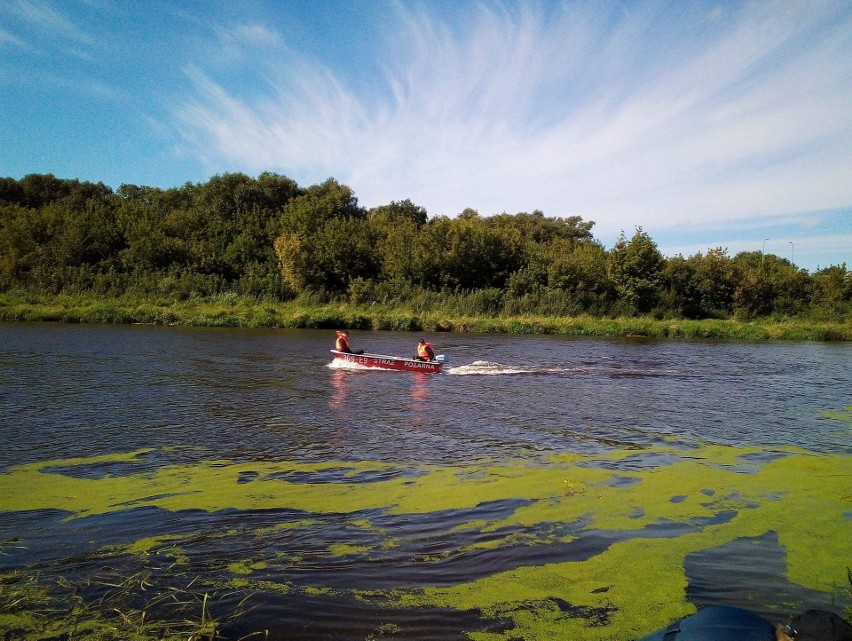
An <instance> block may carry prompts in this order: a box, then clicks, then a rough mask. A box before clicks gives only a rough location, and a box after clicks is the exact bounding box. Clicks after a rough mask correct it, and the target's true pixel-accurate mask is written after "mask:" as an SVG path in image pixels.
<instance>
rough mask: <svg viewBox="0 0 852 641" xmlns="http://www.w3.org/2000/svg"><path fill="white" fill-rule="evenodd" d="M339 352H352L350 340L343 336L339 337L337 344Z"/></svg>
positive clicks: (335, 347) (339, 335)
mask: <svg viewBox="0 0 852 641" xmlns="http://www.w3.org/2000/svg"><path fill="white" fill-rule="evenodd" d="M334 349H336V350H337V351H338V352H349V351H352V348H351V347H350V345H349V339H348V338H346V336H345V335H343V334H338V335H337V343H336V344H335V346H334Z"/></svg>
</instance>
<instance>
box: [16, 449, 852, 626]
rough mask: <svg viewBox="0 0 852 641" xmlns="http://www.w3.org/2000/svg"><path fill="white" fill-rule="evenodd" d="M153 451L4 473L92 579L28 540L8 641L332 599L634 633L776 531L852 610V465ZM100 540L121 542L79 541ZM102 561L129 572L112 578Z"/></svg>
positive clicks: (795, 452)
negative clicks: (721, 557) (387, 459)
mask: <svg viewBox="0 0 852 641" xmlns="http://www.w3.org/2000/svg"><path fill="white" fill-rule="evenodd" d="M150 457H151V451H150V450H140V451H138V452H131V453H124V454H120V455H116V456H115V457H112V458H111V457H97V458H94V457H93V458H78V459H67V460H58V461H45V462H39V463H31V464H26V465H20V466H16V467H12V468H10V469H8V470H7V471H6V472H5V473H3V474H0V514H2V513H4V512H5V513H7V514H11V513H19V514H20V515H21V519H20V520H21V521H22V522H23V518H24V517H26V519H28V520H27V522H28V523H33V522H37V523H38V524H39V526H38V527H39V529H40V530H46V531H50V532H52V533H54V535H56V536H62V535H63V534H65V535H67V539H68V541H69V543H68V546H67V549H65V550H63V551H61V552H59V554H62V555H65V557H67V558H68V559H73V560H74V566H73V568H76V569H74V572H72V573H71V574H75V575H77V576H76V578H74V577H68V576H65V578H62V579H60V578H58V575H59V574H63V570H60V569H56V570H54V569H53V568H51V571H50V573H49V575H48V573H46V572H41V571H38V570H36V568H43V567H46V566H45V563H44V562H45V561H50V562H53V561H57V560H60V561H61V560H62V559H56V558H55V557H56V554H57V551H56V550H54V549H53V548H50V546H49V545H48V544H46V543H43V542H41V541H40V538H39V537H40V532H39V531H38V530H28V529H27V527H26V526H22V527H21V530H20V531H18V532H15V533H14V538H13V539H9V541H8V542H7V543H6V544H5V545H4V549H3V553H4V555H5V556H4V557H3V558H5V559H7V560H9V561H10V562H12V563H14V564H15V568H16V569H15V570H14V571H13V572H11V573H7V574H6V575H4V579H3V583H2V585H0V587H2V590H3V592H2V599H0V602H2V607H3V610H2V615H3V618H0V631H4V632H7V633H8V632H9V631H15V630H20V631H23V632H24V633H22V635H21V637H22V638H31V639H40V638H41V637H38V636H33V634H34V633H32V632H31V631H33V630H35V628H34V626H35V625H36V621H37V620H38V621H40V622H42V623H43V622H44V621H47V620H49V621H53V622H54V623H52V625H54V624H55V625H56V626H64V627H61V628H56V631H55V632H54V633H53V634H54V636H57V635H60V634H63V633H68V634H70V633H71V632H73V633H74V634H75V635H77V636H74V638H75V639H76V638H86V637H85V636H83V635H82V634H81V633H80V630H82V629H83V627H82V626H83V625H90V626H95V625H97V626H101V628H98V629H99V630H100V629H103V630H107V629H108V628H109V626H112V628H109V629H116V630H121V634H122V635H124V636H120V635H119V636H120V638H126V639H137V638H138V639H148V638H167V637H168V635H169V634H172V633H173V632H174V633H175V634H180V635H183V637H182V638H184V639H187V638H191V639H195V640H196V641H200V640H201V639H204V638H206V637H204V636H203V635H204V634H211V635H212V634H213V632H215V631H216V630H217V629H218V630H219V631H220V632H221V631H222V629H223V628H222V623H223V618H222V617H221V616H220V617H219V618H218V619H216V620H215V621H214V617H213V615H212V614H211V611H214V610H215V608H214V607H213V606H211V603H213V604H215V603H222V602H223V599H224V601H225V602H227V604H228V607H229V608H230V610H231V613H230V614H229V615H228V616H229V617H231V616H232V615H236V614H237V613H239V612H241V611H244V610H245V609H246V605H245V604H246V602H244V601H243V600H242V596H244V595H247V594H275V595H278V596H276V597H268V598H278V599H283V598H286V599H288V600H290V601H292V602H293V603H297V604H299V605H298V606H295V605H294V606H292V607H294V608H295V607H299V608H302V610H303V612H304V611H305V610H304V609H305V608H320V607H330V606H322V605H317V604H318V603H322V602H323V600H331V599H335V600H340V599H349V600H351V601H352V602H357V603H359V604H360V605H359V606H358V607H360V608H362V609H365V610H369V609H380V610H381V611H382V612H392V611H404V610H407V609H413V611H418V612H420V611H426V610H430V609H431V610H432V611H435V612H457V613H458V618H457V620H458V621H465V622H466V623H465V625H468V626H473V627H469V628H466V629H465V630H464V632H466V633H467V635H468V636H469V637H470V638H471V639H478V640H481V641H491V640H497V639H500V640H503V639H510V638H518V637H521V638H524V639H554V638H584V639H615V638H619V639H624V638H630V637H637V636H642V635H643V634H647V633H648V632H650V631H652V630H654V629H657V628H659V627H661V626H663V625H666V624H667V623H668V622H670V621H672V620H674V619H675V618H677V617H680V616H683V615H685V614H688V613H690V612H691V611H692V610H693V609H694V608H693V606H692V605H691V604H690V602H689V601H688V600H687V597H686V591H687V585H688V578H687V575H686V573H685V570H684V564H685V560H686V559H687V558H689V557H690V555H694V554H696V553H699V552H701V551H703V550H708V549H711V548H717V547H718V546H720V545H723V544H725V543H727V542H732V541H737V540H743V539H747V538H749V537H761V536H764V535H765V534H766V533H768V532H772V533H773V540H777V546H778V549H780V550H782V551H783V554H784V555H785V559H784V561H785V566H784V567H786V576H784V577H779V579H781V578H783V581H785V582H786V583H785V585H792V586H793V587H794V588H795V586H799V587H800V588H801V590H802V591H807V592H808V594H812V593H819V594H824V595H825V600H826V602H836V603H838V604H841V605H843V604H846V605H848V603H849V601H850V599H852V596H850V594H848V591H847V590H845V588H844V587H843V586H844V585H845V584H846V581H847V575H846V573H845V572H846V564H845V563H844V562H843V560H844V559H848V537H847V534H848V529H849V520H850V514H852V496H850V494H849V492H848V491H844V488H845V487H848V479H850V478H852V458H850V457H848V456H842V455H823V454H814V453H811V452H808V451H804V450H800V449H796V448H775V449H774V450H773V451H771V452H766V451H764V450H763V449H761V448H757V447H752V448H734V447H723V446H715V445H702V444H692V445H691V446H688V447H687V446H683V445H680V446H679V445H676V444H671V445H665V446H659V447H655V448H650V449H647V450H643V451H641V452H637V451H636V450H623V451H613V452H609V453H606V454H601V455H597V456H580V455H577V454H566V455H554V456H550V457H546V458H541V459H536V460H527V459H523V460H522V459H519V460H515V461H511V460H509V461H507V460H499V461H492V462H490V463H489V462H487V461H482V460H477V461H476V462H475V463H470V464H458V465H449V466H445V465H413V464H408V465H406V464H400V463H398V462H397V463H393V464H389V463H382V462H375V461H354V462H353V461H347V462H345V463H344V462H326V463H322V464H308V463H297V462H290V461H280V462H271V461H265V462H232V461H227V460H217V461H203V462H199V463H194V464H190V465H179V464H175V463H168V462H164V463H163V464H161V465H159V466H158V467H153V468H152V467H150V466H148V467H145V468H144V469H142V468H140V467H139V466H136V465H134V461H135V460H136V459H137V458H138V459H145V460H148V459H150ZM105 466H106V467H105ZM105 469H106V470H108V471H109V472H108V473H104V470H105ZM84 470H88V471H89V472H90V474H84V473H81V472H82V471H84ZM9 522H12V521H11V520H10V521H9ZM8 529H9V528H6V530H7V531H8ZM83 530H85V531H86V532H107V531H108V532H109V538H110V539H111V540H110V541H109V542H106V541H100V540H98V538H97V535H90V536H88V537H83V538H82V540H79V538H80V537H76V536H71V535H70V534H72V533H74V532H78V531H83ZM839 560H840V561H839ZM3 562H4V563H5V562H6V561H3ZM105 564H109V565H110V566H116V567H127V568H130V569H129V570H128V571H127V576H126V577H125V578H124V579H119V578H117V577H115V578H110V577H111V576H113V574H112V573H113V572H115V571H114V570H104V569H103V566H104V565H105ZM93 565H94V566H97V568H96V571H94V572H92V573H91V574H90V575H88V576H80V574H81V572H82V573H83V574H85V572H84V570H85V571H88V572H91V568H92V566H93ZM63 567H65V566H63ZM140 568H141V569H140ZM152 568H154V569H152ZM164 568H168V571H165V569H164ZM64 574H65V575H67V574H68V573H67V572H64ZM178 582H182V583H178ZM98 586H99V587H98ZM335 602H337V601H335ZM23 604H27V605H25V606H24V605H23ZM844 607H845V605H844ZM216 613H217V614H218V611H217V612H216ZM155 615H156V617H157V618H155ZM317 616H319V615H318V614H317ZM353 616H354V615H353ZM9 617H12V618H9ZM164 617H165V618H164ZM167 621H171V622H172V623H167ZM175 621H180V622H181V624H180V625H182V626H183V627H180V628H178V627H177V623H174V622H175ZM386 621H387V620H386ZM190 622H191V624H190ZM386 625H387V626H389V627H386V628H383V629H382V630H385V631H386V630H390V629H392V628H393V629H395V628H394V627H393V626H398V625H401V623H399V622H398V621H397V622H393V623H386ZM28 626H29V627H28ZM74 626H76V627H74ZM169 626H172V627H169ZM92 629H95V628H92ZM98 633H99V634H100V632H98ZM106 634H107V633H106V632H104V633H103V635H106ZM110 634H112V633H110ZM115 634H119V633H115ZM370 634H373V635H374V636H375V635H376V634H381V631H378V630H374V631H373V632H371V633H370ZM27 635H30V636H27ZM133 635H137V636H133ZM145 635H148V636H145ZM157 635H159V636H157ZM191 635H196V636H194V637H193V636H191ZM364 636H367V633H365V634H364ZM89 638H92V639H95V638H97V639H100V638H103V639H110V638H113V637H108V636H102V637H95V636H93V637H89ZM115 638H119V637H115ZM210 638H212V637H210ZM362 638H363V637H362Z"/></svg>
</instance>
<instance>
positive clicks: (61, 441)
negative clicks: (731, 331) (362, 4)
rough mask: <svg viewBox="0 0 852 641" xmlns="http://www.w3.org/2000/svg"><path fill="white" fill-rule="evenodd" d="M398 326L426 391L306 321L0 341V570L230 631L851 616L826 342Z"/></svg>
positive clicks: (835, 394)
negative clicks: (91, 584)
mask: <svg viewBox="0 0 852 641" xmlns="http://www.w3.org/2000/svg"><path fill="white" fill-rule="evenodd" d="M418 338H420V335H417V334H406V333H391V332H357V331H353V332H352V333H351V340H352V343H353V347H355V348H362V349H365V350H366V351H368V352H373V353H380V354H391V355H409V354H412V353H413V352H414V350H415V345H416V342H417V339H418ZM425 338H427V340H430V341H431V342H433V343H434V345H435V350H436V352H437V353H439V354H445V355H446V356H448V357H449V359H450V360H449V363H447V364H446V365H445V366H444V371H443V372H442V373H441V374H438V375H429V374H419V373H418V374H409V373H401V372H387V371H363V370H357V369H347V368H337V367H334V366H332V365H331V363H330V361H331V358H330V355H329V352H328V350H329V348H330V347H332V346H333V342H334V332H333V331H329V330H271V329H270V330H243V329H208V328H204V329H202V328H176V327H150V326H87V325H55V324H3V325H0V438H1V439H2V443H3V445H2V448H0V542H6V543H5V544H4V545H3V548H2V550H0V551H2V555H0V573H9V572H20V573H25V574H26V573H39V575H55V576H63V577H65V578H66V579H68V580H69V581H75V580H76V581H81V580H82V579H81V577H92V576H95V575H99V573H104V572H106V573H113V574H116V575H121V574H122V573H123V575H126V576H134V575H136V574H137V573H139V572H144V573H145V576H146V577H147V581H148V582H149V584H150V587H149V588H147V589H146V590H145V594H135V593H134V594H133V595H132V597H130V598H132V599H133V607H137V608H138V609H140V610H141V609H142V608H143V607H144V606H145V605H146V604H147V605H150V610H151V616H155V615H156V614H157V603H154V602H153V601H156V599H155V598H154V596H153V595H155V594H165V593H166V592H167V591H168V590H177V589H184V587H186V588H187V589H189V587H188V586H189V585H190V584H191V589H192V590H194V591H198V592H199V593H200V592H203V593H204V594H208V595H210V609H211V611H212V616H214V617H215V618H218V619H219V620H220V621H221V622H222V625H221V627H220V629H219V632H220V634H222V635H224V636H225V637H226V638H228V639H234V640H236V639H239V638H241V637H244V636H245V635H248V634H251V633H252V632H257V631H268V632H267V633H266V634H267V635H268V636H267V638H268V639H271V640H279V639H280V640H283V639H347V640H348V639H367V638H372V639H378V638H408V639H425V638H429V639H464V638H468V637H469V635H474V637H475V638H482V639H486V638H487V639H492V638H493V639H510V638H525V639H533V638H542V639H544V638H557V636H559V637H561V638H568V639H570V638H585V639H630V638H636V637H637V636H641V635H643V634H647V633H649V632H651V631H653V630H654V629H656V628H659V627H661V626H662V625H665V624H667V623H668V622H669V621H671V620H672V619H673V618H675V617H676V616H682V615H684V614H687V613H689V612H690V611H693V610H694V609H695V608H700V607H703V606H705V605H711V604H732V605H744V604H745V605H746V606H747V607H749V608H750V609H752V610H754V611H756V612H758V613H760V614H763V615H765V616H767V617H769V618H771V619H773V620H777V621H781V620H783V619H785V618H786V617H788V616H789V615H791V614H795V613H798V612H801V611H803V610H804V609H806V608H810V607H816V608H821V609H827V610H831V611H835V612H837V613H839V614H843V612H844V608H845V607H847V606H849V605H850V602H849V592H848V590H847V589H845V584H846V567H847V566H849V565H850V564H852V558H850V556H849V551H848V550H849V547H848V540H849V538H850V537H849V534H850V532H852V528H850V519H852V499H850V497H852V463H851V462H850V461H852V457H850V443H852V438H850V435H852V427H850V419H852V373H850V363H852V345H849V344H845V343H788V342H730V341H687V340H649V339H618V340H616V339H582V338H565V337H554V336H537V337H527V336H502V335H470V334H428V335H426V336H425ZM10 542H11V543H10ZM104 583H106V581H104ZM83 596H84V598H87V599H89V601H90V602H96V601H95V599H96V598H101V599H102V598H103V588H101V592H100V593H98V591H97V590H92V591H91V594H89V593H86V591H85V590H84V591H83ZM145 599H149V601H145ZM99 603H103V601H101V602H99ZM140 604H142V605H140ZM127 607H130V606H127ZM205 607H206V605H205Z"/></svg>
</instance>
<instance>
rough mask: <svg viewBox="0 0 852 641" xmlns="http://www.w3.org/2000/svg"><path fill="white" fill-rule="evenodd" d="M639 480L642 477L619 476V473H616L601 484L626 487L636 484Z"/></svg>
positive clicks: (640, 480)
mask: <svg viewBox="0 0 852 641" xmlns="http://www.w3.org/2000/svg"><path fill="white" fill-rule="evenodd" d="M641 482H642V479H640V478H639V477H636V476H621V475H619V474H616V475H614V476H612V477H610V478H609V479H607V480H606V481H604V482H603V485H608V486H610V487H617V488H621V489H624V488H627V487H633V486H634V485H638V484H639V483H641Z"/></svg>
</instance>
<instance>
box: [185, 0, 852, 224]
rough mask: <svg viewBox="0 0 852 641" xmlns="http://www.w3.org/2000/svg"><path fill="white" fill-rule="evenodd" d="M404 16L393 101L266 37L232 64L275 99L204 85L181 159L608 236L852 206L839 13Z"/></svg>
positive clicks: (203, 77) (850, 88)
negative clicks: (587, 228) (558, 221)
mask: <svg viewBox="0 0 852 641" xmlns="http://www.w3.org/2000/svg"><path fill="white" fill-rule="evenodd" d="M397 7H398V14H397V16H396V19H395V20H391V21H390V22H389V24H388V25H387V30H386V33H387V38H388V40H387V43H386V46H387V52H388V54H387V57H385V58H383V59H382V60H379V61H377V68H378V69H380V70H381V73H382V74H383V76H382V78H381V80H382V82H381V83H372V84H370V83H365V85H364V86H371V87H375V86H376V84H379V85H383V86H384V88H385V89H386V91H384V92H380V91H376V90H375V89H374V90H373V91H372V92H371V93H363V92H362V93H356V90H355V88H354V87H353V86H351V85H346V84H345V83H344V81H343V80H342V78H343V76H342V75H340V74H337V73H336V72H335V69H334V68H333V67H332V66H331V65H332V64H333V62H329V64H328V65H322V64H320V63H319V62H317V61H315V60H312V59H310V58H308V57H307V56H303V55H300V54H299V53H298V52H294V51H288V50H286V49H284V48H283V46H281V41H280V40H279V38H278V37H277V36H276V33H275V32H274V30H273V29H271V28H270V27H268V26H264V25H260V24H253V25H251V26H246V27H241V28H240V29H237V30H236V31H235V32H233V33H234V34H235V35H234V37H233V39H232V41H229V46H231V45H232V46H233V47H237V48H239V47H252V48H253V49H252V51H253V56H254V57H253V58H252V65H253V66H254V67H255V68H257V69H259V71H260V75H261V77H262V78H263V79H264V80H265V84H264V85H262V86H261V85H255V86H253V87H249V88H245V87H241V88H239V89H238V88H236V87H233V86H230V85H228V83H227V81H225V80H219V81H216V80H214V78H215V73H214V72H213V71H211V70H206V71H201V70H200V68H195V69H193V70H191V71H190V74H189V75H190V77H191V79H192V88H193V91H192V94H191V95H190V96H187V97H184V98H183V99H182V101H181V104H180V105H179V106H178V107H177V108H176V111H175V114H176V117H177V120H178V122H179V125H180V128H181V131H182V132H183V133H184V135H185V137H186V140H187V141H188V143H189V144H190V145H191V146H192V147H194V148H195V149H197V152H198V154H199V155H200V156H203V157H204V158H205V159H206V161H207V162H208V163H210V165H211V166H216V165H217V164H226V165H234V164H235V165H238V166H241V167H244V168H246V169H255V170H266V169H273V170H278V171H282V172H283V173H286V174H288V175H291V176H292V177H294V178H296V179H297V180H299V181H300V182H304V181H308V182H313V181H317V180H322V179H324V178H326V177H328V176H335V177H337V178H338V179H340V180H341V181H342V182H345V183H347V184H349V185H350V186H352V187H353V188H354V189H355V192H356V194H357V195H358V196H359V198H360V200H361V202H362V203H363V204H365V205H368V206H373V205H377V204H381V203H386V202H388V201H390V200H392V199H399V198H411V199H412V200H413V201H414V202H416V203H418V204H420V205H423V206H425V207H426V208H427V209H428V210H429V212H430V213H431V214H455V213H457V212H459V211H461V210H462V209H463V208H465V207H468V206H469V207H473V208H475V209H478V210H479V211H480V212H481V213H484V214H489V213H495V212H499V211H504V210H505V211H509V212H515V211H521V210H527V211H530V210H532V209H542V210H544V211H545V213H546V214H548V215H568V214H579V215H581V216H583V217H584V218H585V219H587V220H595V221H597V223H598V227H596V235H597V234H600V233H605V234H612V233H615V232H617V230H618V229H621V228H627V229H631V228H632V227H633V226H634V225H646V226H651V225H657V226H665V225H670V224H674V223H677V222H684V221H689V222H691V223H694V224H701V223H705V222H708V221H714V222H719V221H736V220H742V219H746V218H752V217H761V216H775V215H778V214H782V213H785V212H795V211H814V210H818V209H828V208H837V207H843V206H848V205H849V204H850V203H852V180H850V177H852V120H850V118H849V115H850V113H852V83H850V82H849V78H850V76H852V57H850V56H848V41H849V35H850V31H852V18H850V12H849V11H848V10H844V8H843V7H842V6H841V7H838V5H836V4H833V3H830V2H828V3H813V4H810V3H809V4H807V5H805V4H799V3H795V2H788V1H787V0H784V1H779V2H764V3H754V4H746V5H741V6H736V7H733V8H730V9H729V8H726V9H725V10H724V11H721V12H719V11H717V12H715V13H713V12H708V14H707V15H702V14H701V13H700V12H701V7H700V6H699V5H689V7H688V8H687V9H684V8H682V7H679V8H678V9H677V11H678V12H680V14H684V12H687V11H690V12H691V13H690V14H689V15H674V14H672V15H667V14H666V13H665V11H669V12H671V11H674V10H673V9H672V8H671V7H670V6H666V7H665V8H663V7H662V6H661V5H653V4H651V5H645V4H637V5H628V11H627V13H626V14H625V15H623V16H622V15H618V14H616V13H615V11H616V9H615V8H614V5H613V6H612V7H610V8H609V9H606V10H602V9H601V8H600V7H595V6H594V5H591V4H577V3H572V4H568V5H559V7H558V9H557V10H553V11H552V12H551V13H550V14H549V15H545V14H544V13H542V12H541V7H540V6H538V5H529V4H522V5H520V8H517V9H516V8H514V7H510V8H505V7H503V6H502V5H493V4H492V5H470V6H469V7H468V8H469V10H470V11H471V12H472V13H471V15H468V16H466V17H464V22H463V25H461V26H451V25H450V24H449V22H447V23H445V22H442V21H441V20H440V19H439V18H438V17H437V16H436V15H434V14H433V13H432V9H433V5H430V4H428V3H425V4H423V5H410V4H400V5H397ZM805 8H807V10H805ZM264 48H265V50H266V51H267V52H274V55H271V54H269V55H263V54H262V53H259V51H260V50H264ZM282 52H284V53H283V54H282ZM844 54H845V55H844ZM208 74H211V75H208Z"/></svg>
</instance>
